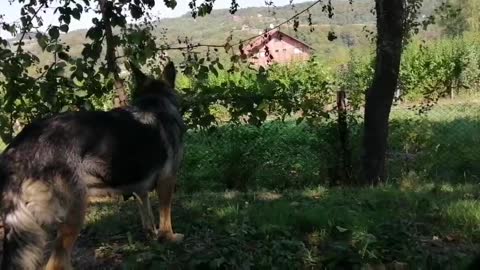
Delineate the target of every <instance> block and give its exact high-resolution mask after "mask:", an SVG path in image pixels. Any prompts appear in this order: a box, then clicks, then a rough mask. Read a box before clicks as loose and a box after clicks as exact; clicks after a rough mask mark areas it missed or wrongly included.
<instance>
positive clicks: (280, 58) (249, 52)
mask: <svg viewBox="0 0 480 270" xmlns="http://www.w3.org/2000/svg"><path fill="white" fill-rule="evenodd" d="M312 51H313V48H312V47H311V46H310V45H308V44H306V43H305V42H303V41H301V40H299V39H297V38H294V37H292V36H290V35H288V34H285V33H284V32H282V31H280V30H278V29H274V30H270V31H268V32H266V33H265V34H263V35H261V36H259V37H257V38H255V39H253V40H252V41H250V42H249V43H248V44H246V45H244V47H243V54H242V57H243V58H246V59H247V61H249V62H250V63H251V64H252V65H254V66H257V67H258V66H263V67H268V66H269V65H270V64H274V63H277V64H288V63H292V62H295V61H306V60H308V59H309V58H310V56H311V54H312Z"/></svg>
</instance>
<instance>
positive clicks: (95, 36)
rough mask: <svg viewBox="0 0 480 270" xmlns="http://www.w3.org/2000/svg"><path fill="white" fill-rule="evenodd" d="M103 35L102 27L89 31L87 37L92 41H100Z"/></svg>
mask: <svg viewBox="0 0 480 270" xmlns="http://www.w3.org/2000/svg"><path fill="white" fill-rule="evenodd" d="M102 35H103V31H102V29H101V28H100V27H98V26H95V27H92V28H90V29H88V31H87V37H88V38H90V39H92V40H99V39H100V38H101V37H102Z"/></svg>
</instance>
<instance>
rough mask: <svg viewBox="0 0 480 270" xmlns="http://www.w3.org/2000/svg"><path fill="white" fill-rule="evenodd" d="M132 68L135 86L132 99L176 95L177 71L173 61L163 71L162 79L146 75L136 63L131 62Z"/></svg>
mask: <svg viewBox="0 0 480 270" xmlns="http://www.w3.org/2000/svg"><path fill="white" fill-rule="evenodd" d="M129 65H130V69H131V70H132V75H133V82H134V88H133V89H132V99H133V100H135V99H138V98H141V97H143V96H152V95H153V96H155V95H157V96H164V97H165V96H170V95H175V90H174V89H175V78H176V75H177V72H176V70H175V66H174V64H173V62H171V61H169V62H168V64H167V65H166V66H165V68H164V69H163V72H162V77H161V78H160V79H154V78H152V77H150V76H147V75H145V74H144V73H143V72H142V71H141V70H140V69H139V68H138V67H137V66H136V65H135V64H133V63H131V62H129Z"/></svg>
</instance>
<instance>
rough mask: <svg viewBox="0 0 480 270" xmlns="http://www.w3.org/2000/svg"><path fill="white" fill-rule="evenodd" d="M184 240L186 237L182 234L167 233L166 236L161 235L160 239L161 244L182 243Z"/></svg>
mask: <svg viewBox="0 0 480 270" xmlns="http://www.w3.org/2000/svg"><path fill="white" fill-rule="evenodd" d="M184 238H185V235H183V234H181V233H166V234H160V235H159V237H158V240H159V241H160V242H168V243H181V242H183V239H184Z"/></svg>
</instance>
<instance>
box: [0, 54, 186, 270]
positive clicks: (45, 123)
mask: <svg viewBox="0 0 480 270" xmlns="http://www.w3.org/2000/svg"><path fill="white" fill-rule="evenodd" d="M131 69H132V73H133V78H134V80H135V82H136V84H135V85H136V87H135V88H134V91H133V94H132V102H131V105H130V106H127V107H125V108H117V109H114V110H111V111H107V112H103V111H90V112H87V111H83V112H69V113H64V114H59V115H56V116H53V117H50V118H46V119H42V120H39V121H36V122H33V123H32V124H30V125H28V126H26V127H25V128H24V129H23V130H22V131H21V132H20V133H19V134H18V135H17V136H16V137H15V138H14V140H13V141H12V142H11V143H10V144H9V146H8V147H7V148H6V149H5V151H4V152H3V154H2V155H1V156H0V191H1V205H0V207H1V211H2V218H3V221H4V229H5V239H4V241H3V252H4V254H3V262H2V268H1V269H3V270H10V269H12V270H13V269H15V270H20V269H21V270H30V269H32V270H36V269H41V268H43V267H45V268H46V269H70V268H71V252H72V247H73V246H74V243H75V240H76V239H77V236H78V234H79V232H80V230H81V227H82V224H83V222H84V218H85V210H86V207H87V201H88V197H89V196H91V195H94V196H99V195H100V196H101V195H104V194H112V192H113V193H118V194H134V195H135V197H136V198H137V202H138V205H139V209H140V211H139V212H140V217H141V221H142V225H143V228H144V229H145V230H146V231H147V232H149V233H150V234H151V236H155V237H157V239H162V240H165V241H181V240H182V239H183V235H181V234H176V233H174V232H173V230H172V224H171V216H170V209H171V202H172V196H173V193H174V188H175V182H176V175H177V171H178V169H179V166H180V163H181V160H182V155H183V135H184V133H185V131H186V128H185V125H184V122H183V120H182V117H181V113H180V111H179V104H178V99H177V95H176V93H175V89H174V82H175V77H176V71H175V67H174V65H173V63H172V62H169V63H168V64H167V65H166V67H165V69H164V71H163V79H160V80H156V79H152V78H150V77H148V76H146V75H144V74H143V73H142V72H141V71H140V70H139V69H138V68H137V67H135V66H134V65H132V64H131ZM153 189H156V192H157V194H158V198H159V208H160V209H159V210H160V214H159V216H160V223H159V226H158V229H157V227H156V226H155V222H154V220H153V213H152V209H151V206H150V202H149V199H148V193H149V191H152V190H153ZM50 246H51V247H50ZM49 247H50V248H49Z"/></svg>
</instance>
